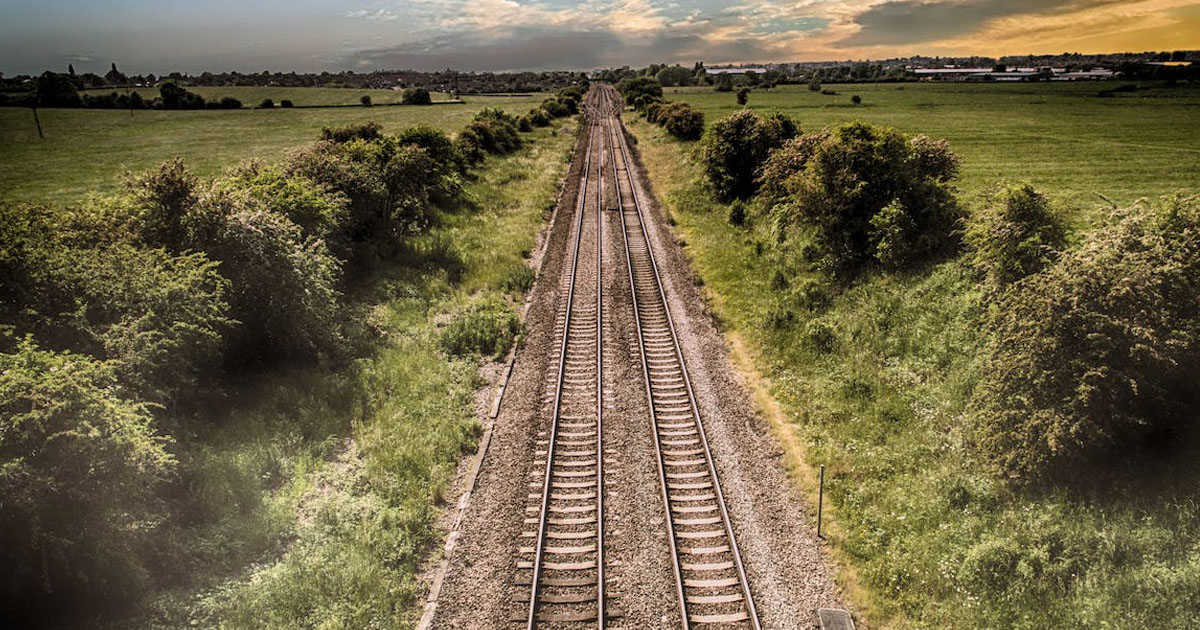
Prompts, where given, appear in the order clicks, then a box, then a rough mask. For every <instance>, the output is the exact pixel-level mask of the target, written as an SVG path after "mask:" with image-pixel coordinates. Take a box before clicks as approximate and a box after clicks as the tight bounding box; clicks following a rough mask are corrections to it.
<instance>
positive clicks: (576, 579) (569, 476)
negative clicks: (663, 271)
mask: <svg viewBox="0 0 1200 630" xmlns="http://www.w3.org/2000/svg"><path fill="white" fill-rule="evenodd" d="M596 118H597V117H596V116H594V115H593V116H589V131H588V133H589V137H588V143H587V149H586V151H587V153H586V156H585V158H584V168H583V174H582V177H581V181H580V185H579V195H578V201H577V204H576V209H575V220H574V234H573V241H572V245H571V248H570V252H571V262H570V272H569V273H568V274H567V275H566V277H565V280H564V282H565V286H564V287H563V290H564V291H565V295H566V300H565V302H564V304H563V306H562V308H561V309H560V310H559V314H558V321H557V322H556V324H555V326H556V332H557V333H558V334H559V335H560V339H561V341H560V344H559V357H558V369H557V375H556V378H555V381H554V384H553V386H552V390H553V403H552V405H553V407H552V414H551V423H550V428H549V430H548V432H547V434H546V439H545V440H544V441H539V450H538V452H537V455H538V457H540V458H541V459H540V460H538V461H536V462H535V467H536V465H537V464H540V465H541V466H542V472H541V475H540V483H538V482H534V483H531V484H530V485H531V486H533V487H540V493H533V494H530V497H529V498H530V500H531V501H536V503H535V504H533V505H530V506H529V507H528V508H527V510H528V512H530V513H529V514H527V516H526V518H525V523H526V524H527V525H530V526H534V527H536V529H534V530H529V531H526V532H524V534H523V538H532V539H533V540H532V541H531V542H532V545H530V546H522V547H521V549H520V550H519V551H520V554H521V555H522V556H526V557H528V558H529V559H528V560H520V561H518V564H517V566H518V568H519V569H528V570H529V571H530V572H531V573H530V575H529V580H528V583H527V584H528V586H529V592H528V595H527V602H528V605H527V608H526V612H525V615H524V619H523V620H524V622H525V625H526V628H528V629H529V630H533V629H534V628H537V627H539V626H541V625H554V624H561V623H566V622H589V623H594V624H595V625H597V626H598V627H601V628H603V627H604V625H605V622H606V619H607V617H608V615H609V614H610V611H609V610H608V609H607V606H606V599H607V596H606V592H605V576H604V569H605V559H604V336H603V327H604V320H603V312H604V311H603V302H604V293H603V287H602V284H603V283H602V274H601V269H602V263H603V251H602V250H603V248H602V247H601V245H600V244H601V242H602V241H601V235H602V231H603V225H602V220H601V219H602V216H601V214H600V212H599V208H601V207H602V204H601V202H602V200H603V193H604V188H603V181H602V177H600V176H599V173H600V169H601V160H600V159H599V158H600V155H601V148H600V144H599V143H602V142H603V141H604V137H603V135H602V134H601V133H599V128H598V126H597V125H596V124H595V122H593V121H594V120H596ZM593 171H595V173H596V175H597V176H596V177H593ZM589 199H594V200H595V203H594V204H590V203H588V201H589ZM543 444H544V446H543ZM535 474H536V473H535Z"/></svg>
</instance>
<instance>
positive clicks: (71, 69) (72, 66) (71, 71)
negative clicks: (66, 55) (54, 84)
mask: <svg viewBox="0 0 1200 630" xmlns="http://www.w3.org/2000/svg"><path fill="white" fill-rule="evenodd" d="M67 74H69V75H71V76H75V64H73V63H69V64H67Z"/></svg>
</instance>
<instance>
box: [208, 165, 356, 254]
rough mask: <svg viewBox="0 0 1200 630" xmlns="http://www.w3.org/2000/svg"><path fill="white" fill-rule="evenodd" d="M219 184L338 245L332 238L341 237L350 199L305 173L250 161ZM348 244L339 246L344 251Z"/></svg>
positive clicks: (310, 232)
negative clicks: (291, 171)
mask: <svg viewBox="0 0 1200 630" xmlns="http://www.w3.org/2000/svg"><path fill="white" fill-rule="evenodd" d="M219 185H220V186H221V187H222V188H223V189H225V190H228V191H231V192H233V191H237V193H238V194H243V195H246V196H247V197H249V198H251V199H253V200H254V201H256V202H258V203H260V204H262V205H263V206H265V207H267V208H269V209H270V210H271V211H273V212H278V213H279V214H282V215H283V216H285V217H287V218H288V219H291V221H292V222H293V223H295V224H296V225H298V226H300V230H301V231H302V232H303V233H304V235H305V236H311V237H315V238H320V239H323V240H325V241H326V242H327V243H330V246H331V248H334V247H335V246H334V244H333V243H332V242H330V241H333V240H337V239H338V236H339V234H338V232H339V229H340V227H341V226H342V225H343V224H344V223H345V221H346V215H347V210H346V206H347V204H348V203H349V200H348V199H347V198H346V196H345V195H343V194H341V193H339V192H330V191H327V190H326V189H325V187H324V186H321V185H319V184H317V183H316V182H314V181H312V180H311V179H308V178H307V177H304V176H303V175H298V174H292V175H289V174H287V173H285V172H284V171H283V169H281V168H280V167H278V166H267V165H265V164H263V163H262V162H257V161H254V162H247V163H245V164H241V165H239V166H237V167H236V168H234V169H232V170H231V171H230V172H229V173H228V176H227V178H226V179H224V180H223V181H221V182H220V183H219ZM345 247H346V245H344V244H341V245H340V246H338V247H336V248H337V249H339V250H341V251H344V249H345Z"/></svg>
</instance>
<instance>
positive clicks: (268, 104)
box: [258, 98, 275, 109]
mask: <svg viewBox="0 0 1200 630" xmlns="http://www.w3.org/2000/svg"><path fill="white" fill-rule="evenodd" d="M274 107H275V101H273V100H271V99H269V98H264V99H263V100H262V102H261V103H259V104H258V108H259V109H272V108H274Z"/></svg>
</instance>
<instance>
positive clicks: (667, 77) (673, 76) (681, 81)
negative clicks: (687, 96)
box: [655, 65, 692, 87]
mask: <svg viewBox="0 0 1200 630" xmlns="http://www.w3.org/2000/svg"><path fill="white" fill-rule="evenodd" d="M655 77H656V78H657V79H658V82H659V83H660V84H662V85H663V86H664V87H673V86H677V85H691V84H692V71H690V70H688V69H687V68H684V67H682V66H677V65H676V66H668V67H666V68H663V69H662V70H659V71H658V74H656V75H655Z"/></svg>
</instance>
